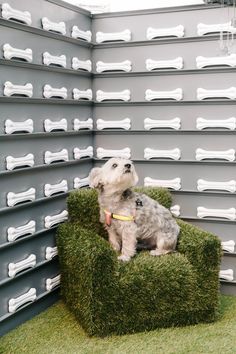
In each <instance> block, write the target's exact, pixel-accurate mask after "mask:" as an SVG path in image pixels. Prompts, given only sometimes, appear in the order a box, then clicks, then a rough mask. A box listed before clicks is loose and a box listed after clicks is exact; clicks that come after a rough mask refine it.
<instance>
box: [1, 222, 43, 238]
mask: <svg viewBox="0 0 236 354" xmlns="http://www.w3.org/2000/svg"><path fill="white" fill-rule="evenodd" d="M35 230H36V222H35V221H34V220H30V221H29V222H27V224H25V225H21V226H17V227H13V226H11V227H8V229H7V239H8V242H14V241H16V240H17V239H18V238H20V237H21V236H25V235H33V234H34V233H35Z"/></svg>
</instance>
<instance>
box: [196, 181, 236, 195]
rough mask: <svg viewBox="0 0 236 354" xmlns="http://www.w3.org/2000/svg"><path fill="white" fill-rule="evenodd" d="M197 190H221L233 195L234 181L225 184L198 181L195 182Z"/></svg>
mask: <svg viewBox="0 0 236 354" xmlns="http://www.w3.org/2000/svg"><path fill="white" fill-rule="evenodd" d="M197 189H198V190H199V191H200V192H202V191H206V190H221V191H227V192H231V193H234V192H236V181H234V180H231V181H227V182H211V181H205V180H204V179H199V180H198V181H197Z"/></svg>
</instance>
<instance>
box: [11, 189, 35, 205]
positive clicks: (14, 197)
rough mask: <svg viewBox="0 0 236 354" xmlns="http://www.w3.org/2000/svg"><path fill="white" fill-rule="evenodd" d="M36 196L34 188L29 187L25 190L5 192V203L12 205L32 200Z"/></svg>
mask: <svg viewBox="0 0 236 354" xmlns="http://www.w3.org/2000/svg"><path fill="white" fill-rule="evenodd" d="M35 198H36V189H35V188H29V189H27V190H26V191H25V192H19V193H14V192H8V193H7V205H8V206H9V207H13V206H15V205H17V204H19V203H23V202H33V201H34V200H35Z"/></svg>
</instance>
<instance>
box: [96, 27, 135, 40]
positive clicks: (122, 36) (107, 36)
mask: <svg viewBox="0 0 236 354" xmlns="http://www.w3.org/2000/svg"><path fill="white" fill-rule="evenodd" d="M130 40H131V31H130V30H129V29H126V30H124V31H121V32H111V33H104V32H97V33H96V42H97V43H102V42H116V41H124V42H129V41H130Z"/></svg>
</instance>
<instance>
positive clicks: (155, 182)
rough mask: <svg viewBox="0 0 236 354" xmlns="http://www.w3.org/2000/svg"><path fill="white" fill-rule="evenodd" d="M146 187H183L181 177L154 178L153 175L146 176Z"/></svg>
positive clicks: (178, 188) (177, 188)
mask: <svg viewBox="0 0 236 354" xmlns="http://www.w3.org/2000/svg"><path fill="white" fill-rule="evenodd" d="M144 186H145V187H164V188H170V189H174V190H176V191H178V190H180V189H181V179H180V178H179V177H176V178H173V179H153V178H151V177H145V178H144Z"/></svg>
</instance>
